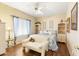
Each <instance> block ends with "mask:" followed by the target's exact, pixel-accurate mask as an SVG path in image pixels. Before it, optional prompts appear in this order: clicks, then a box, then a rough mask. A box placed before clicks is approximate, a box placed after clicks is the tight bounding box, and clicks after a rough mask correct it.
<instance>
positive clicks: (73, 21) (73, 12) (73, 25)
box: [71, 3, 78, 30]
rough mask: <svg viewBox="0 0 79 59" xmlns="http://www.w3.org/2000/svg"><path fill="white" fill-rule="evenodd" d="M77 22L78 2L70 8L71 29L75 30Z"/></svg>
mask: <svg viewBox="0 0 79 59" xmlns="http://www.w3.org/2000/svg"><path fill="white" fill-rule="evenodd" d="M77 22H78V3H76V4H75V5H74V7H73V8H72V10H71V29H72V30H77Z"/></svg>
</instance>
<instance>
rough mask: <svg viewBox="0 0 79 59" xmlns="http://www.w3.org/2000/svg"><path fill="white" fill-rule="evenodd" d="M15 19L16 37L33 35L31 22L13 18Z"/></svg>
mask: <svg viewBox="0 0 79 59" xmlns="http://www.w3.org/2000/svg"><path fill="white" fill-rule="evenodd" d="M13 19H14V35H15V36H16V37H17V36H22V35H28V34H30V33H31V21H29V20H25V19H21V18H18V17H13Z"/></svg>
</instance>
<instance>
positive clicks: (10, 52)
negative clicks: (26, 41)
mask: <svg viewBox="0 0 79 59" xmlns="http://www.w3.org/2000/svg"><path fill="white" fill-rule="evenodd" d="M57 44H58V47H59V48H58V50H57V51H52V50H48V51H47V52H46V54H45V56H69V52H68V49H67V46H66V44H65V43H57ZM40 55H41V54H40V53H38V52H35V51H32V50H30V51H29V52H25V51H23V47H22V45H21V44H19V45H16V46H14V47H10V48H7V49H6V53H5V54H3V55H2V56H40Z"/></svg>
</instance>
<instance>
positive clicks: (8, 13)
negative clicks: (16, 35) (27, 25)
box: [0, 3, 35, 40]
mask: <svg viewBox="0 0 79 59" xmlns="http://www.w3.org/2000/svg"><path fill="white" fill-rule="evenodd" d="M12 15H14V16H18V17H20V18H24V19H29V20H31V22H32V29H31V30H32V33H34V32H35V27H34V22H35V19H34V17H32V16H30V15H28V14H26V13H24V12H22V11H20V10H17V9H15V8H12V7H9V6H7V5H5V4H3V3H0V20H1V21H2V22H4V23H5V24H6V30H5V31H6V40H7V39H8V29H11V30H12V33H11V37H12V38H13V18H12Z"/></svg>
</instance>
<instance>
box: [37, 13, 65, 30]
mask: <svg viewBox="0 0 79 59" xmlns="http://www.w3.org/2000/svg"><path fill="white" fill-rule="evenodd" d="M61 19H62V20H64V21H65V20H66V15H65V14H64V15H54V16H49V17H38V18H37V21H40V22H41V23H42V24H41V30H50V29H51V28H50V27H52V28H53V30H56V31H57V30H58V23H60V21H61ZM44 23H46V28H45V27H44Z"/></svg>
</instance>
